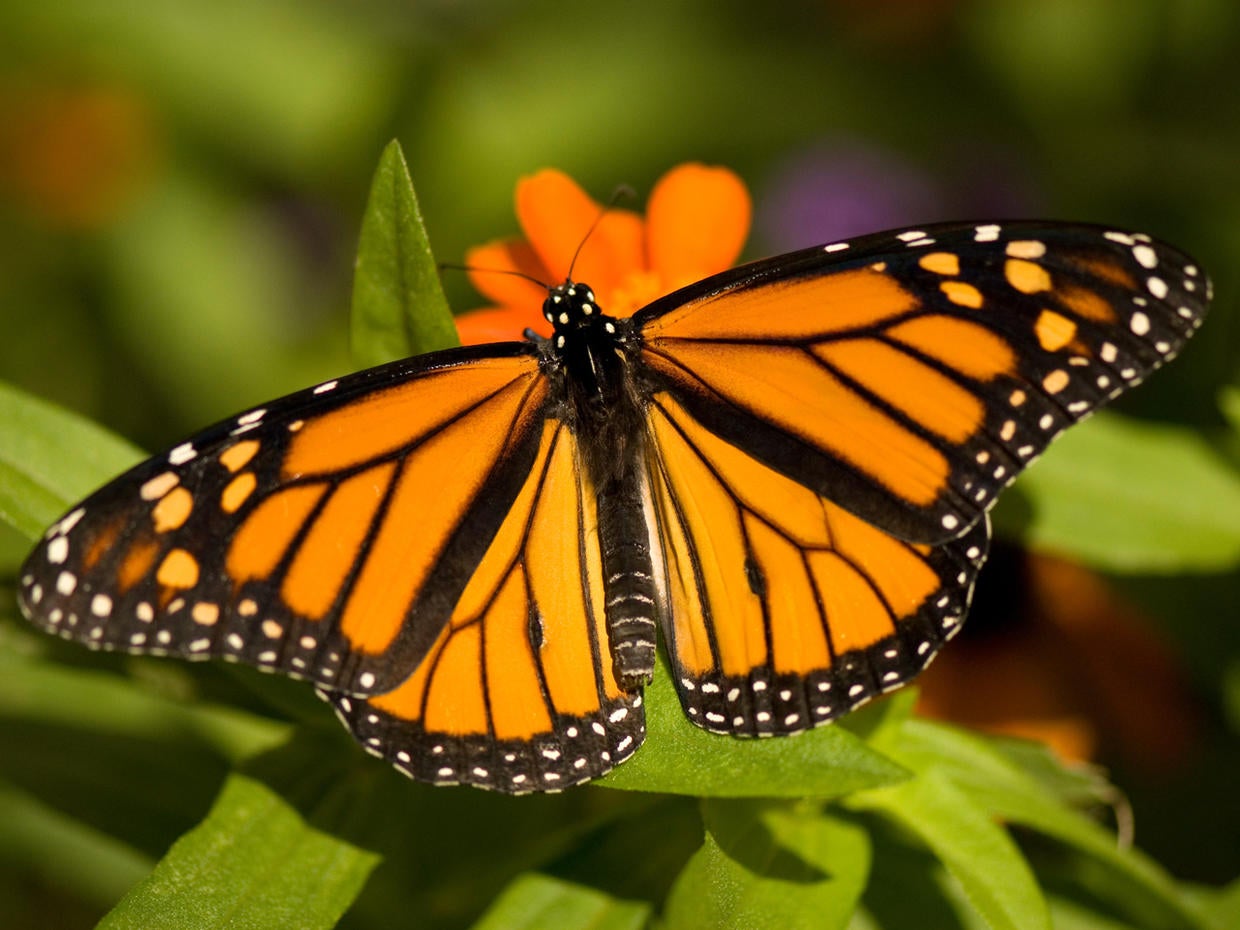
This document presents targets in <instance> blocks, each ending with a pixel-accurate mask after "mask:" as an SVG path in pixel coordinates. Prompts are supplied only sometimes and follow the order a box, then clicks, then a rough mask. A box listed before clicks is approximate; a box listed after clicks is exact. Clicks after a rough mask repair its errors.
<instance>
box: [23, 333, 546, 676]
mask: <svg viewBox="0 0 1240 930" xmlns="http://www.w3.org/2000/svg"><path fill="white" fill-rule="evenodd" d="M545 382H546V379H545V378H544V377H542V375H541V374H540V372H539V363H538V358H537V355H536V349H535V348H534V347H533V346H530V345H526V344H520V343H511V344H503V345H496V346H488V347H482V348H480V349H461V350H452V351H449V352H444V353H436V354H434V355H429V356H422V357H419V358H416V359H409V360H406V361H402V362H396V363H393V364H391V365H387V366H383V367H381V368H376V369H371V370H368V371H365V372H360V373H358V374H355V375H353V376H350V377H347V378H342V379H340V380H339V381H331V382H327V383H325V384H321V385H319V386H318V387H315V388H312V389H309V390H306V391H302V392H300V393H297V394H293V395H290V396H289V397H286V398H284V399H282V400H278V401H275V402H273V403H271V404H268V405H266V406H265V407H263V408H258V409H255V410H251V411H249V412H248V413H245V414H242V415H240V416H238V417H235V418H233V419H230V420H228V421H225V422H223V423H220V424H218V425H217V426H215V427H214V428H212V429H209V430H207V431H205V432H204V433H202V434H201V435H199V436H197V437H196V438H194V439H193V440H191V441H189V442H186V443H182V444H181V445H178V446H177V447H175V448H174V449H172V450H171V451H169V452H167V453H165V454H163V455H159V456H156V457H155V458H152V459H150V460H148V461H147V462H145V463H143V464H141V465H139V466H137V467H136V468H134V469H133V470H132V471H130V472H128V473H127V474H125V475H123V476H121V477H120V478H118V479H116V480H115V481H113V482H111V483H110V484H108V485H106V486H105V487H103V488H102V489H100V490H99V491H97V492H96V493H95V494H93V495H92V496H91V497H89V498H87V499H86V500H85V501H84V502H83V503H82V504H81V505H80V506H78V507H76V508H74V509H73V510H72V511H71V512H70V513H69V514H67V515H66V516H65V517H63V518H62V519H61V520H59V521H58V522H57V523H56V524H55V525H53V527H52V528H51V529H50V530H49V531H48V534H47V535H46V537H45V538H44V539H43V540H42V541H41V542H40V544H39V545H38V546H37V547H36V548H35V550H34V551H33V552H32V553H31V555H30V557H29V558H28V560H27V561H26V563H25V565H24V566H23V569H22V572H21V590H20V600H21V605H22V609H23V610H24V611H25V613H26V614H27V616H29V617H30V618H31V619H32V620H33V621H34V622H35V623H37V624H38V625H40V626H42V627H43V628H44V629H46V630H48V631H50V632H54V633H58V634H60V635H61V636H64V637H65V638H68V639H74V640H78V641H80V642H82V643H85V644H86V645H88V646H92V647H95V648H104V649H123V650H128V651H132V652H146V653H153V654H174V655H180V656H183V657H186V658H205V657H208V656H222V657H224V658H225V659H232V660H236V661H241V662H246V663H249V664H252V665H256V666H258V667H259V668H263V669H269V670H279V671H283V672H286V673H289V674H291V675H294V676H299V677H305V678H309V679H312V680H314V681H315V682H317V683H319V684H320V685H323V686H325V687H330V688H334V689H339V690H342V691H346V692H350V693H355V694H368V693H378V692H383V691H386V690H390V689H391V688H394V687H396V686H397V685H399V684H400V683H401V681H403V680H404V678H405V676H406V675H407V674H408V669H410V668H413V667H415V666H416V665H417V664H418V662H419V661H420V660H421V658H422V656H423V655H425V654H426V653H427V651H428V650H430V649H431V648H432V646H433V645H434V644H435V643H436V642H437V641H438V639H437V638H438V637H439V636H440V633H441V629H442V628H443V626H444V624H446V623H447V621H448V617H449V615H450V613H451V611H452V609H453V606H454V605H455V604H456V602H457V600H458V599H459V597H460V594H461V591H462V590H463V589H464V587H465V584H466V582H467V581H468V579H469V577H470V575H471V574H472V572H473V570H474V568H475V566H476V565H477V564H478V562H479V561H480V560H481V558H482V556H483V553H484V551H485V550H486V548H487V546H488V544H489V543H490V540H491V538H492V537H493V536H494V535H495V533H496V532H497V530H498V529H499V526H500V523H501V521H502V518H503V515H504V514H505V513H506V512H507V510H508V508H509V507H510V506H511V504H512V502H513V501H514V500H515V499H516V497H517V495H518V493H519V492H520V491H521V488H522V486H523V484H524V482H525V481H526V476H527V474H528V472H529V469H530V467H531V466H532V464H533V462H534V461H535V459H536V457H537V455H538V452H539V447H540V443H541V441H542V440H541V435H542V426H543V424H544V422H545V421H546V419H547V415H548V414H547V410H548V407H549V401H548V393H547V385H546V383H545Z"/></svg>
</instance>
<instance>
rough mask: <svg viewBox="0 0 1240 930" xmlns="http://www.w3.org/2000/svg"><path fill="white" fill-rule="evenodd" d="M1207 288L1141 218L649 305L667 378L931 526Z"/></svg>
mask: <svg viewBox="0 0 1240 930" xmlns="http://www.w3.org/2000/svg"><path fill="white" fill-rule="evenodd" d="M1208 288H1209V284H1208V282H1207V280H1206V278H1205V277H1204V275H1203V274H1202V273H1201V271H1200V270H1199V269H1198V268H1197V267H1196V266H1195V265H1193V264H1192V263H1191V261H1190V260H1189V259H1188V258H1187V257H1185V256H1184V255H1182V254H1181V253H1179V252H1177V251H1175V250H1174V249H1172V248H1171V247H1169V246H1167V245H1164V244H1162V243H1159V242H1156V241H1154V240H1151V239H1150V238H1149V237H1148V236H1144V235H1141V234H1133V233H1123V232H1116V231H1111V230H1106V229H1103V228H1095V227H1089V226H1075V225H1054V224H1028V223H1025V224H1018V223H1013V224H1006V225H1001V224H992V225H980V226H977V225H961V224H953V225H945V226H928V227H924V228H920V229H915V230H907V231H904V232H898V233H886V234H880V235H875V236H867V237H865V238H863V239H858V240H854V241H851V242H846V243H838V244H836V245H831V246H826V247H820V248H816V249H810V250H807V251H804V252H799V253H794V254H792V255H786V256H781V257H779V258H776V259H771V260H769V261H766V262H759V263H756V264H754V265H750V266H746V267H744V268H741V269H737V270H735V271H731V272H725V273H724V274H722V275H717V276H715V277H713V278H708V279H706V280H705V281H702V282H700V283H699V284H697V285H693V286H691V287H690V288H687V289H685V290H683V291H678V292H676V293H673V294H671V295H669V296H668V297H665V298H662V299H661V300H659V301H656V302H655V303H653V304H651V305H650V306H649V307H647V308H646V309H644V310H642V311H640V312H639V313H638V314H637V316H636V317H635V318H634V322H635V324H636V325H637V327H638V330H639V332H640V334H641V339H642V345H643V349H642V356H641V357H642V359H643V362H644V363H645V365H646V367H647V368H648V369H649V372H648V375H649V377H650V380H651V382H652V387H651V390H652V391H653V392H654V393H656V394H657V393H658V392H659V391H666V392H668V393H669V394H670V395H672V396H674V397H675V398H676V400H677V402H678V403H680V404H682V405H683V406H684V407H685V409H686V410H687V411H689V412H690V413H691V414H692V416H693V418H694V419H695V420H696V421H698V422H699V423H701V424H703V425H704V426H705V427H706V428H707V429H708V430H710V431H711V432H713V433H715V434H716V435H718V436H720V437H723V438H725V439H727V440H728V441H729V442H731V443H733V444H735V445H736V446H737V447H739V448H741V449H743V450H745V451H746V452H748V453H749V454H751V455H753V456H754V457H756V458H758V459H760V460H762V461H763V462H766V463H767V464H769V465H770V466H772V467H773V468H774V469H776V470H777V471H779V472H781V473H783V474H785V475H788V476H790V477H792V478H794V479H795V480H797V481H798V482H800V483H802V484H804V485H805V486H806V487H808V488H810V489H811V490H813V491H815V492H816V493H818V494H821V495H822V496H823V497H825V498H828V499H829V500H832V501H834V502H835V503H837V504H839V505H840V506H842V507H844V508H846V509H848V510H850V511H852V512H853V513H854V514H856V515H858V516H860V517H862V518H863V519H865V520H867V521H869V522H870V523H873V524H874V525H875V526H878V527H880V528H881V529H884V530H886V531H888V532H890V533H894V534H896V535H897V536H900V537H901V538H904V539H908V540H913V541H919V542H931V543H934V542H942V541H945V540H948V539H951V538H953V537H956V536H958V535H960V534H961V533H963V532H964V531H965V530H966V529H967V528H968V527H971V526H973V525H974V524H976V523H977V522H978V520H979V519H980V518H981V516H982V514H983V513H984V512H985V511H986V510H987V509H989V507H990V506H991V505H992V504H993V503H994V500H995V497H996V495H997V494H998V492H999V491H1000V490H1002V488H1004V487H1005V486H1006V485H1007V484H1009V483H1010V482H1011V481H1012V479H1013V478H1014V477H1015V476H1016V475H1017V473H1019V472H1020V471H1021V469H1023V468H1024V467H1025V466H1026V465H1028V464H1029V463H1030V462H1031V461H1032V460H1033V459H1034V458H1036V457H1037V456H1038V454H1039V453H1041V452H1042V451H1043V450H1044V449H1045V448H1046V446H1047V444H1048V443H1049V442H1050V441H1051V440H1052V439H1053V438H1054V437H1055V436H1056V435H1058V434H1059V433H1060V432H1062V431H1063V430H1064V429H1065V428H1066V427H1068V426H1070V425H1071V424H1072V423H1074V422H1076V421H1078V420H1080V419H1081V418H1083V417H1085V416H1087V415H1088V414H1089V413H1090V412H1091V411H1093V410H1094V409H1096V408H1097V407H1098V406H1099V405H1101V404H1103V403H1105V402H1106V401H1107V400H1108V399H1109V398H1112V397H1114V396H1115V395H1117V394H1119V393H1121V392H1122V391H1124V390H1125V389H1126V388H1129V387H1131V386H1133V385H1135V384H1137V383H1138V382H1140V381H1141V380H1142V379H1143V378H1144V377H1145V376H1146V375H1147V374H1149V372H1151V371H1152V370H1153V369H1155V368H1157V367H1158V366H1159V365H1161V364H1162V363H1163V362H1164V361H1166V360H1167V359H1169V358H1171V357H1172V356H1174V355H1175V354H1176V352H1177V351H1178V350H1179V349H1180V347H1181V346H1182V345H1183V343H1184V341H1185V340H1186V339H1187V338H1188V337H1189V336H1190V335H1191V334H1192V333H1193V331H1194V330H1195V329H1196V327H1197V326H1198V325H1199V324H1200V322H1201V319H1202V316H1203V314H1204V312H1205V309H1206V305H1207V303H1208V299H1209V295H1208V293H1207V292H1208Z"/></svg>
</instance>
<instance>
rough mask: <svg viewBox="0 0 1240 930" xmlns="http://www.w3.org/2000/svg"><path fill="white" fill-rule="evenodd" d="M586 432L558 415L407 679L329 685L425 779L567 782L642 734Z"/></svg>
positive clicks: (517, 787)
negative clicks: (385, 684) (610, 612)
mask: <svg viewBox="0 0 1240 930" xmlns="http://www.w3.org/2000/svg"><path fill="white" fill-rule="evenodd" d="M577 441H578V439H577V437H576V436H574V435H573V433H572V432H571V431H570V430H569V429H567V428H566V427H565V426H564V425H563V424H562V423H561V422H559V421H558V420H548V421H547V422H546V424H545V427H544V430H543V435H542V441H541V443H540V446H539V452H538V456H537V458H536V459H535V461H534V463H533V465H532V467H531V468H530V470H529V473H528V477H527V478H526V480H525V482H524V484H523V486H522V488H521V491H520V493H519V494H518V496H517V498H516V500H515V502H514V503H513V505H512V507H511V509H510V510H508V512H507V514H506V516H505V518H504V521H503V524H502V525H501V527H500V529H499V532H498V533H497V534H496V535H495V538H494V540H493V542H492V543H491V546H490V548H489V549H488V550H487V552H486V554H485V556H484V557H483V559H482V561H481V563H479V565H478V568H477V570H476V571H475V573H474V574H473V576H472V578H471V579H470V581H469V584H468V585H467V586H466V588H465V591H464V594H463V596H462V597H461V600H460V602H459V603H458V604H457V606H456V608H455V610H454V611H453V613H452V617H451V619H450V621H449V622H448V623H447V624H446V625H445V626H444V627H443V628H442V629H441V631H440V632H439V635H438V637H437V638H436V640H435V642H434V644H433V645H432V646H431V648H430V650H429V652H428V653H427V655H426V658H425V659H424V660H423V661H422V662H421V663H420V664H419V665H418V666H416V667H410V668H409V670H408V671H409V676H408V678H407V680H405V681H404V682H403V683H401V684H400V685H399V686H398V687H396V688H395V689H393V690H392V691H390V692H389V693H387V694H383V695H379V696H372V697H370V698H368V699H361V698H357V697H349V696H347V695H341V694H339V693H327V694H325V696H326V697H327V698H328V699H329V700H330V701H331V702H332V703H333V704H334V705H335V706H336V708H337V710H338V712H339V713H340V715H341V717H342V719H343V720H344V721H345V724H346V725H347V726H348V727H349V729H350V730H352V731H353V733H354V735H355V736H356V737H357V739H358V740H359V741H360V742H361V743H362V745H363V746H365V747H366V748H367V749H369V750H370V751H371V752H373V753H375V754H376V755H380V756H382V757H384V758H386V759H387V760H388V761H390V762H392V763H393V764H395V765H396V766H397V767H398V768H400V769H401V770H403V771H405V772H406V773H407V774H410V775H412V776H413V777H414V778H417V779H419V780H420V781H429V782H435V783H439V784H456V783H463V784H472V785H476V786H479V787H485V788H495V789H498V790H501V791H507V792H517V793H521V792H526V791H547V790H554V789H558V788H565V787H568V786H569V785H573V784H577V783H579V782H583V781H586V780H588V779H591V778H595V777H597V776H599V775H601V774H603V773H604V772H606V771H608V770H609V769H611V768H612V767H613V766H615V765H617V764H619V763H620V762H622V761H623V760H624V759H626V758H628V756H629V755H631V754H632V753H633V751H634V750H635V749H637V747H638V746H639V745H641V742H642V739H643V738H644V736H645V726H644V722H643V721H644V717H643V711H642V706H641V704H642V698H641V694H640V693H632V694H630V693H626V692H624V691H622V690H621V688H620V686H619V685H618V684H617V683H616V680H615V677H614V675H613V674H612V661H611V656H610V654H609V651H608V643H607V630H606V622H605V617H604V611H603V598H604V588H603V578H602V569H601V561H600V558H599V545H598V539H597V534H596V528H597V517H596V515H595V507H594V494H593V491H592V489H591V488H590V487H589V484H588V480H587V478H586V476H585V475H584V474H583V473H582V470H581V467H580V456H579V454H578V449H577Z"/></svg>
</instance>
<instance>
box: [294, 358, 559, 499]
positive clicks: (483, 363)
mask: <svg viewBox="0 0 1240 930" xmlns="http://www.w3.org/2000/svg"><path fill="white" fill-rule="evenodd" d="M522 368H524V369H525V371H524V372H522ZM537 372H538V362H537V360H536V359H533V358H529V359H510V358H502V359H488V360H478V361H474V362H472V363H471V364H470V365H468V366H462V367H455V368H447V369H444V370H442V371H431V372H427V373H426V374H424V375H422V376H421V377H419V378H417V379H416V380H413V381H408V382H406V383H404V384H400V385H397V386H396V387H392V388H387V389H384V390H380V391H376V392H373V393H370V394H367V395H365V396H363V397H362V398H361V399H360V400H357V401H354V402H353V403H350V404H347V405H345V406H343V407H340V408H339V409H337V410H333V411H332V412H331V413H328V414H325V415H323V416H319V417H316V418H314V419H312V420H310V421H308V422H307V423H306V424H305V425H304V426H303V427H302V428H301V429H300V430H298V431H297V433H296V434H295V435H294V436H293V440H292V442H291V443H290V446H289V450H288V453H287V454H286V456H285V459H284V466H283V470H284V474H285V475H286V476H287V477H290V478H292V477H301V476H314V475H321V474H334V473H336V472H339V471H342V470H344V469H347V468H351V467H355V466H357V465H360V464H363V463H365V462H369V461H372V460H374V459H378V458H383V457H385V456H391V455H396V454H397V453H399V452H400V450H401V449H402V448H404V447H405V446H407V445H408V444H409V443H410V442H412V441H415V440H416V439H417V437H419V436H424V435H427V434H429V433H433V432H435V431H436V430H438V429H440V428H441V427H442V426H443V425H444V424H445V423H447V422H448V421H450V420H452V419H454V418H456V417H458V416H460V415H461V414H462V413H464V412H466V411H468V410H469V409H470V408H471V407H472V406H473V405H474V404H476V403H479V402H480V401H483V400H484V399H486V398H488V397H490V396H492V395H494V394H496V393H499V392H501V391H505V390H512V389H513V388H517V389H518V390H521V389H523V388H525V387H526V386H527V385H528V379H531V378H533V377H535V376H536V375H537Z"/></svg>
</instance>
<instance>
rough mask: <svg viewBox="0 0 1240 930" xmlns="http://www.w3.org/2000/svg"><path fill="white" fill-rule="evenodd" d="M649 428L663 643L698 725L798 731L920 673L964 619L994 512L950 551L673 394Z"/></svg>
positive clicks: (659, 400) (749, 731) (657, 403)
mask: <svg viewBox="0 0 1240 930" xmlns="http://www.w3.org/2000/svg"><path fill="white" fill-rule="evenodd" d="M648 435H649V454H650V469H651V472H652V476H653V480H652V487H653V489H654V495H653V497H654V504H655V510H656V514H657V523H658V528H659V534H660V541H661V550H662V553H663V570H664V572H665V574H666V588H667V591H668V601H669V607H670V617H669V618H668V619H667V622H666V625H665V638H666V640H667V644H668V651H669V654H670V656H671V659H672V664H673V666H674V673H675V678H676V681H677V686H678V688H679V689H680V695H681V700H682V702H683V703H684V705H685V710H686V712H687V713H688V714H689V716H690V718H691V719H693V720H694V721H695V722H697V723H699V724H701V725H703V726H705V727H707V728H709V729H713V730H720V731H725V732H731V733H738V734H741V735H761V734H765V733H773V732H792V731H795V730H798V729H803V728H805V727H806V726H810V725H812V723H814V722H821V721H822V720H825V719H829V718H830V717H834V716H837V715H838V714H840V713H843V712H844V711H845V710H847V709H848V708H851V707H852V706H855V705H856V704H857V703H860V702H861V701H863V700H865V699H867V698H868V697H872V696H873V695H874V694H876V693H879V692H881V691H882V690H884V689H885V688H887V687H889V686H894V684H895V683H898V682H900V681H904V680H906V679H907V678H909V677H911V676H912V675H913V674H915V673H916V671H918V670H919V669H920V668H921V667H922V666H923V665H924V664H925V662H926V661H927V659H928V658H929V655H931V654H933V651H934V649H936V648H937V647H938V645H939V644H940V643H941V642H942V641H943V640H944V639H945V638H946V637H947V636H948V635H950V631H953V630H954V629H955V627H956V625H957V624H958V622H959V617H960V615H961V614H962V613H963V611H964V608H965V605H966V603H967V600H968V596H969V591H970V589H971V587H972V582H973V578H974V576H975V575H976V572H977V568H978V567H979V565H980V563H981V559H982V557H983V555H984V552H985V543H986V532H987V526H986V524H985V522H983V523H981V524H979V526H978V527H976V528H975V529H973V530H970V531H969V532H968V533H967V534H966V535H965V536H964V537H962V538H961V540H958V541H953V542H952V543H949V544H947V545H946V546H945V547H942V548H940V549H932V548H930V547H924V546H923V547H918V546H914V545H911V544H909V543H907V542H903V541H901V540H898V539H896V538H895V537H892V536H890V535H887V534H886V533H883V532H882V531H881V530H878V529H876V528H875V527H873V526H871V525H869V524H867V523H865V522H864V521H862V520H860V519H859V518H857V517H855V516H853V515H852V514H850V513H848V512H847V511H844V510H842V509H841V508H839V507H838V506H836V505H834V504H832V503H831V502H829V501H828V500H826V499H824V498H821V497H818V496H817V495H815V494H813V493H811V492H809V491H807V490H806V489H805V488H804V487H802V486H801V485H799V484H798V483H796V482H795V481H793V480H792V479H791V478H788V477H786V476H784V475H782V474H781V473H779V472H777V471H775V470H774V469H772V468H770V467H768V466H766V465H764V464H762V463H760V462H758V461H757V460H756V459H754V458H752V457H751V456H748V455H747V454H746V453H744V452H742V451H741V450H740V449H739V448H737V447H736V446H735V445H733V444H731V443H729V442H727V441H725V440H723V439H722V438H721V437H719V436H718V435H716V434H713V433H711V432H710V431H709V430H707V429H706V428H705V427H704V426H702V424H700V423H698V422H697V421H696V420H694V418H693V417H692V416H691V415H690V414H689V413H688V411H687V410H686V409H685V408H683V407H681V406H680V405H679V404H678V403H677V401H676V400H675V399H674V398H672V397H670V396H668V395H666V394H658V395H656V396H655V398H654V403H653V404H652V406H651V410H650V427H649V434H648ZM771 501H774V502H777V503H778V505H779V506H769V502H771ZM969 552H971V554H967V553H969Z"/></svg>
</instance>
